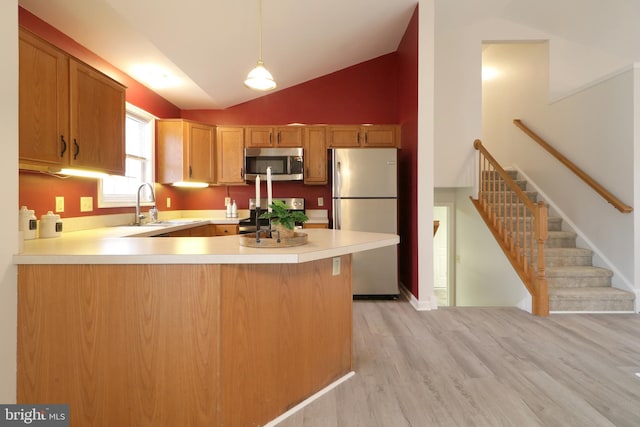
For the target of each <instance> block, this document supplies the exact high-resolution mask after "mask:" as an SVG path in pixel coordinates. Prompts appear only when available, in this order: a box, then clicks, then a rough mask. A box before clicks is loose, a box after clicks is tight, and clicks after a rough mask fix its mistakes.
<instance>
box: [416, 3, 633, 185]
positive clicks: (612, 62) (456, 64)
mask: <svg viewBox="0 0 640 427" xmlns="http://www.w3.org/2000/svg"><path fill="white" fill-rule="evenodd" d="M564 1H566V0H563V2H564ZM546 2H547V3H548V1H546ZM543 3H545V2H542V3H540V2H531V1H530V0H512V1H504V0H485V1H481V2H480V1H476V0H435V81H434V84H435V100H434V105H435V107H434V135H435V136H434V141H435V142H434V158H435V169H434V175H435V186H436V187H469V186H473V179H474V175H473V168H474V166H475V165H474V162H473V148H472V143H473V140H474V139H475V138H479V137H481V136H482V135H481V115H480V110H481V102H482V99H481V79H480V74H481V62H482V59H481V55H482V54H481V49H482V48H481V46H482V43H483V42H484V41H540V40H548V41H549V49H550V51H549V52H550V53H549V56H550V63H549V68H550V70H551V71H552V73H551V74H550V75H549V85H550V87H552V88H553V89H552V90H550V89H549V88H547V90H546V92H545V94H546V95H547V96H549V94H550V93H552V94H553V97H554V99H555V98H557V97H560V96H561V95H562V94H563V93H567V92H571V91H573V90H575V89H576V88H578V87H580V86H582V85H583V84H584V83H585V82H590V81H593V80H594V79H597V78H599V77H602V76H603V75H604V74H609V73H612V72H614V71H615V70H617V69H620V67H621V66H622V65H623V64H630V63H631V62H633V59H631V60H630V59H629V58H628V57H626V56H624V55H621V54H618V52H616V54H614V53H611V52H607V51H606V50H604V49H605V48H606V47H607V46H605V45H604V43H600V45H599V46H594V45H593V43H595V41H597V40H596V39H597V38H598V37H608V36H609V35H608V34H604V33H600V32H599V31H600V30H601V29H602V28H603V27H604V26H602V27H593V28H591V27H590V29H591V30H592V31H591V32H590V33H589V32H587V33H586V34H584V31H583V30H584V28H582V26H581V25H580V22H581V19H588V20H589V22H591V23H599V18H600V17H606V19H614V18H618V19H619V21H620V22H622V21H623V19H624V18H629V16H625V15H620V16H615V14H614V16H612V11H614V12H615V11H618V9H614V8H612V6H613V3H615V4H616V5H618V6H620V4H621V3H623V2H621V1H618V0H612V3H609V2H594V1H590V2H589V5H588V6H589V10H586V9H584V8H583V9H582V15H581V18H580V19H575V11H574V10H572V9H571V8H557V7H556V8H555V10H554V13H550V12H549V11H550V10H553V8H546V7H545V6H544V4H543ZM421 4H422V3H421ZM637 8H638V6H635V9H637ZM635 9H634V10H635ZM624 12H625V9H624V8H621V9H619V12H617V13H620V14H622V13H624ZM627 15H628V14H627ZM545 19H546V21H545ZM603 19H604V18H603ZM626 21H628V19H626ZM626 21H625V22H626ZM574 24H575V25H574ZM636 27H637V25H636ZM572 28H574V29H575V31H574V32H573V33H572V32H571V31H570V30H571V29H572ZM625 28H626V27H625ZM422 29H423V23H422V22H421V25H420V30H421V31H422ZM553 31H562V33H561V34H560V33H554V32H553ZM617 36H620V35H619V34H618V35H617ZM568 37H575V38H576V39H577V38H579V37H581V38H582V39H583V40H580V42H578V41H575V40H570V39H569V38H568ZM610 37H611V38H612V40H610V41H611V43H610V44H609V45H615V43H614V42H615V40H614V39H613V37H616V35H614V34H611V35H610ZM587 41H591V44H589V43H586V42H587ZM607 41H609V40H607ZM585 64H591V65H590V66H585Z"/></svg>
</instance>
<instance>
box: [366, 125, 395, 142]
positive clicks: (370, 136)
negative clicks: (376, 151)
mask: <svg viewBox="0 0 640 427" xmlns="http://www.w3.org/2000/svg"><path fill="white" fill-rule="evenodd" d="M362 134H364V141H363V144H362V145H363V146H364V147H395V146H396V145H397V140H396V139H397V138H396V137H397V134H398V127H397V126H381V125H373V126H364V127H363V128H362Z"/></svg>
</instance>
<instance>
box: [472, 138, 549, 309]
mask: <svg viewBox="0 0 640 427" xmlns="http://www.w3.org/2000/svg"><path fill="white" fill-rule="evenodd" d="M473 147H474V148H475V149H476V150H478V152H479V153H480V154H479V166H478V172H479V179H478V182H479V191H478V198H477V199H474V198H473V197H471V202H472V203H473V204H474V206H475V207H476V209H477V210H478V212H479V213H480V216H481V217H482V219H483V220H484V222H485V223H486V224H487V227H488V228H489V230H490V231H491V233H492V234H493V236H494V238H495V239H496V241H497V242H498V244H499V245H500V247H501V248H502V251H503V252H504V254H505V255H506V257H507V259H508V260H509V262H510V263H511V265H512V267H513V268H514V269H515V271H516V273H518V276H519V277H520V279H521V280H522V282H523V283H524V285H525V286H526V288H527V290H528V291H529V293H530V294H531V300H532V303H533V304H532V305H533V306H532V312H533V314H535V315H538V316H548V315H549V293H548V290H547V279H546V275H545V258H544V246H545V242H546V240H547V234H548V232H547V215H548V214H547V207H546V205H545V204H544V203H542V202H538V203H535V202H533V201H532V200H531V199H529V197H528V196H527V194H526V193H525V192H524V191H523V190H522V189H521V188H520V187H519V186H518V184H517V183H516V182H515V181H514V180H513V179H512V178H511V177H510V176H509V175H508V174H507V172H506V171H505V170H504V169H503V168H502V166H500V164H499V163H498V162H497V161H496V160H495V159H494V158H493V156H492V155H491V154H490V153H489V152H488V151H487V149H486V148H485V147H484V146H483V145H482V142H481V141H480V140H479V139H477V140H475V141H474V143H473Z"/></svg>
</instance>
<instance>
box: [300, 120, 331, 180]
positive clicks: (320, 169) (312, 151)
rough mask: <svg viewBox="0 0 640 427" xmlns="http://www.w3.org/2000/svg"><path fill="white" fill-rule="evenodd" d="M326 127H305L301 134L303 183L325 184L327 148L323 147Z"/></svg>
mask: <svg viewBox="0 0 640 427" xmlns="http://www.w3.org/2000/svg"><path fill="white" fill-rule="evenodd" d="M325 136H326V127H324V126H307V127H305V129H304V134H303V147H304V183H305V184H313V185H318V184H326V183H327V182H328V180H327V168H328V165H327V146H326V145H325Z"/></svg>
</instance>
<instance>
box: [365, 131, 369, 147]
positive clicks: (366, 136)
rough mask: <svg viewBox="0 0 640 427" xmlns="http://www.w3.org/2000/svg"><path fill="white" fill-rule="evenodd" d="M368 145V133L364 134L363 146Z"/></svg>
mask: <svg viewBox="0 0 640 427" xmlns="http://www.w3.org/2000/svg"><path fill="white" fill-rule="evenodd" d="M368 143H369V134H368V133H366V132H365V133H364V145H367V144H368Z"/></svg>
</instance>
